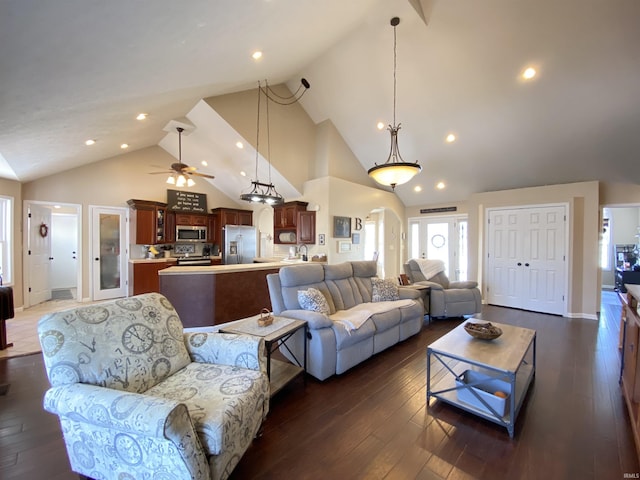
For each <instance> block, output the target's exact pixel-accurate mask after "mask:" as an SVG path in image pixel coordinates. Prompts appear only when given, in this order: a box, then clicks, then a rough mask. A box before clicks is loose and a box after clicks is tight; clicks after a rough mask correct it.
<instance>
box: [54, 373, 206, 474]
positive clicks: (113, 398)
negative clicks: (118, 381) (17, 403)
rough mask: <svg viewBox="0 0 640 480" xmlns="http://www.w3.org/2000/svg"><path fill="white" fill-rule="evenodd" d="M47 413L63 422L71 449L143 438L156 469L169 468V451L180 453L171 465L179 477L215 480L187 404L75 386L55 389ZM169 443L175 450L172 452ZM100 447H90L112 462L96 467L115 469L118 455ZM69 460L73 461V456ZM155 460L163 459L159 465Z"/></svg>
mask: <svg viewBox="0 0 640 480" xmlns="http://www.w3.org/2000/svg"><path fill="white" fill-rule="evenodd" d="M44 408H45V410H47V411H48V412H50V413H54V414H56V415H58V416H60V421H61V423H62V425H63V433H64V435H65V440H66V441H67V443H68V444H69V443H71V442H73V439H74V438H75V439H76V440H80V439H84V441H83V442H82V443H83V444H85V445H86V443H85V442H86V438H94V437H93V436H90V435H98V437H99V438H101V439H102V440H104V439H105V438H106V439H110V438H114V439H115V438H117V437H118V436H122V435H124V436H127V435H129V436H131V438H138V439H140V438H141V437H142V438H146V439H147V441H146V442H140V441H139V442H138V445H144V446H145V452H144V455H145V456H147V457H148V460H149V462H150V464H154V463H157V464H158V465H161V464H166V463H167V459H166V458H164V455H165V454H163V452H166V451H168V450H166V449H167V448H174V449H175V451H176V452H177V454H178V455H176V457H175V458H174V457H172V458H171V460H170V461H169V462H168V463H169V464H171V466H172V468H174V470H175V472H177V474H183V475H187V476H190V477H191V478H208V477H209V464H208V462H207V458H206V455H205V454H204V451H203V449H202V445H201V444H200V440H199V439H198V435H197V433H196V431H195V429H194V427H193V422H192V420H191V417H190V416H189V411H188V410H187V407H186V405H185V404H183V403H179V402H177V401H175V400H168V399H165V398H160V397H152V396H149V395H144V394H140V393H133V392H124V391H121V390H114V389H111V388H105V387H99V386H96V385H88V384H83V383H72V384H67V385H62V386H59V387H53V388H50V389H49V390H48V391H47V392H46V393H45V397H44ZM65 425H66V427H65ZM69 425H73V428H69ZM67 437H69V438H67ZM76 437H77V438H76ZM106 441H109V440H106ZM167 442H169V443H170V444H172V445H173V447H168V446H167ZM94 443H95V442H94V441H91V442H90V445H89V447H87V448H89V449H92V450H93V454H94V455H96V456H100V455H102V454H103V453H104V455H105V457H109V458H101V459H99V460H100V461H96V469H97V468H98V465H109V464H110V463H109V462H111V460H112V458H110V455H112V453H106V452H104V450H103V449H102V448H100V447H96V445H94ZM98 443H99V442H98ZM163 445H164V446H163ZM69 454H70V455H71V450H69ZM154 457H157V458H155V460H154ZM70 460H71V462H72V464H76V462H75V461H74V460H75V459H74V458H70ZM80 463H81V464H82V462H80ZM76 466H77V465H76ZM83 466H84V465H83ZM132 468H133V467H132ZM142 468H144V467H142ZM80 473H82V472H80ZM87 473H88V472H87ZM132 473H133V474H134V475H135V473H140V472H139V471H138V470H132Z"/></svg>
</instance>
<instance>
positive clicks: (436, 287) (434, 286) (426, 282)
mask: <svg viewBox="0 0 640 480" xmlns="http://www.w3.org/2000/svg"><path fill="white" fill-rule="evenodd" d="M415 283H416V284H417V285H426V286H427V287H431V291H434V290H444V288H442V285H440V284H439V283H436V282H430V281H429V280H421V281H419V282H415Z"/></svg>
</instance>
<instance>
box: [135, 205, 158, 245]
mask: <svg viewBox="0 0 640 480" xmlns="http://www.w3.org/2000/svg"><path fill="white" fill-rule="evenodd" d="M127 204H128V205H129V206H130V207H131V209H132V214H131V229H132V231H131V232H130V234H131V236H132V237H133V238H132V242H131V243H134V244H136V245H157V244H160V243H167V236H166V230H167V224H166V220H167V204H166V203H161V202H153V201H149V200H134V199H131V200H127Z"/></svg>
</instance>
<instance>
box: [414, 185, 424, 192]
mask: <svg viewBox="0 0 640 480" xmlns="http://www.w3.org/2000/svg"><path fill="white" fill-rule="evenodd" d="M413 191H414V192H421V191H422V187H421V186H420V185H416V186H415V187H413Z"/></svg>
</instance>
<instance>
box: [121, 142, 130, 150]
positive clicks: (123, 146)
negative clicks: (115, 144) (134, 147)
mask: <svg viewBox="0 0 640 480" xmlns="http://www.w3.org/2000/svg"><path fill="white" fill-rule="evenodd" d="M120 148H121V149H123V150H124V149H125V148H129V144H128V143H123V144H122V145H120Z"/></svg>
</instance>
